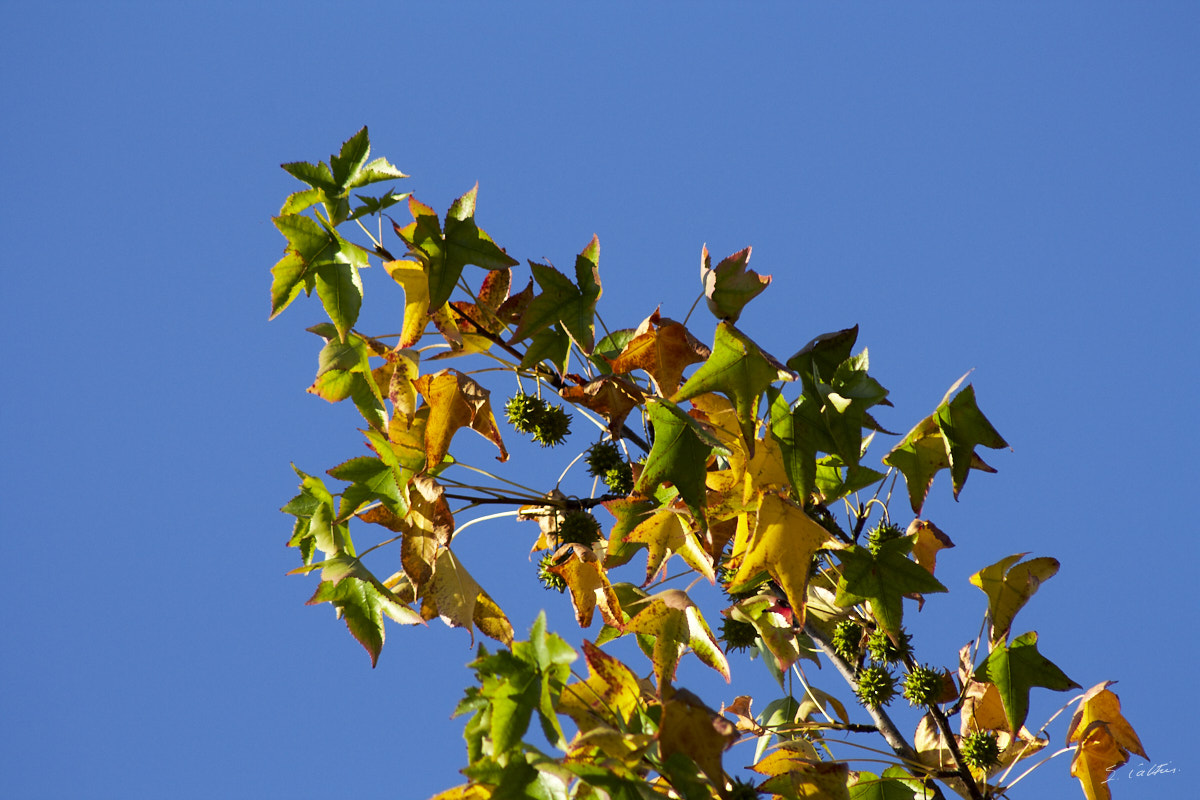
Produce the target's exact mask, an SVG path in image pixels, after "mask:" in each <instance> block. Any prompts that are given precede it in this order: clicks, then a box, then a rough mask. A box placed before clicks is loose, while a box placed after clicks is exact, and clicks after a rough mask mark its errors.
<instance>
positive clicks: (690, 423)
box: [633, 398, 729, 530]
mask: <svg viewBox="0 0 1200 800" xmlns="http://www.w3.org/2000/svg"><path fill="white" fill-rule="evenodd" d="M647 416H648V417H649V420H650V425H651V426H653V430H654V444H653V446H652V447H651V448H650V454H649V455H648V456H647V457H646V466H645V467H644V468H643V469H642V474H641V476H640V477H639V478H638V480H637V483H636V484H635V485H634V487H633V491H634V493H636V494H637V495H639V496H642V497H650V496H652V495H653V493H654V490H655V489H657V488H658V487H659V486H660V485H662V484H663V483H664V482H667V481H669V482H670V483H671V484H672V485H673V486H674V487H675V488H676V489H677V490H678V491H679V496H680V497H682V498H683V501H684V502H685V503H687V505H688V508H689V509H691V511H692V515H693V516H695V518H696V520H697V522H698V523H699V525H700V529H701V530H704V529H706V528H707V527H708V523H707V520H706V518H705V514H704V508H705V505H706V503H705V488H704V480H705V473H706V472H707V467H706V466H705V465H706V462H707V461H708V457H709V455H710V454H711V453H712V452H713V450H717V451H719V452H721V453H726V454H728V452H729V451H728V450H727V449H726V448H725V447H724V446H723V445H722V444H721V443H720V441H718V440H717V438H716V437H715V436H714V435H713V434H712V433H710V432H709V431H708V430H707V429H706V428H705V427H704V426H703V425H701V424H700V422H698V421H697V420H695V419H693V418H692V417H690V416H688V415H687V414H685V413H684V412H683V411H682V410H681V409H680V408H679V406H677V405H675V404H674V403H672V402H670V401H667V400H663V399H661V398H658V399H654V400H651V401H650V402H649V404H648V405H647Z"/></svg>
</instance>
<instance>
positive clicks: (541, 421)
mask: <svg viewBox="0 0 1200 800" xmlns="http://www.w3.org/2000/svg"><path fill="white" fill-rule="evenodd" d="M570 432H571V415H570V414H568V413H567V412H566V411H563V408H562V406H546V407H545V409H544V410H543V411H542V413H541V414H540V415H539V416H538V418H537V419H536V420H534V424H533V440H534V441H535V442H537V443H538V444H540V445H541V446H542V447H554V446H555V445H558V444H562V443H563V442H564V441H566V438H567V434H569V433H570Z"/></svg>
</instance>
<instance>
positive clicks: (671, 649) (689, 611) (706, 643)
mask: <svg viewBox="0 0 1200 800" xmlns="http://www.w3.org/2000/svg"><path fill="white" fill-rule="evenodd" d="M624 629H625V630H626V631H628V632H630V633H642V634H646V635H647V636H653V637H654V651H653V655H652V660H653V661H654V675H655V677H656V678H657V679H658V686H659V690H660V691H661V690H662V688H663V687H664V686H666V685H667V684H669V683H670V682H671V681H672V680H673V679H674V678H675V668H676V667H677V666H678V665H679V658H680V656H682V655H683V652H684V651H685V650H686V649H687V648H689V647H690V648H691V649H692V652H693V653H695V654H696V657H697V658H699V659H700V660H701V661H703V662H704V663H705V664H707V665H708V666H710V667H712V668H713V669H715V670H716V671H717V672H720V673H721V675H722V676H723V677H724V678H725V682H726V683H728V682H729V680H730V675H729V662H728V661H726V659H725V654H724V653H722V652H721V648H720V646H719V645H718V644H717V637H715V636H713V634H712V630H711V629H709V627H708V623H706V622H705V621H704V617H703V616H701V614H700V609H698V608H696V604H695V603H693V602H692V600H691V598H690V597H688V596H687V594H686V593H685V592H681V591H680V590H678V589H668V590H667V591H665V592H661V593H659V594H657V595H654V597H652V598H651V599H650V602H649V603H647V604H646V607H645V608H643V609H642V610H641V611H639V612H638V613H637V615H636V616H634V617H633V618H632V619H631V620H629V622H627V623H625V626H624Z"/></svg>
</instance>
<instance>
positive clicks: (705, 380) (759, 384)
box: [671, 322, 796, 453]
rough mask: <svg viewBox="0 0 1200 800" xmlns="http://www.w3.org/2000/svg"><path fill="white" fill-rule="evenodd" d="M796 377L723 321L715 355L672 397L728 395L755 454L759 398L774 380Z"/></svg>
mask: <svg viewBox="0 0 1200 800" xmlns="http://www.w3.org/2000/svg"><path fill="white" fill-rule="evenodd" d="M795 377H796V376H795V374H794V373H792V372H791V371H790V370H789V369H788V368H787V367H785V366H783V364H780V363H779V362H778V361H776V360H775V359H774V358H773V357H772V356H770V355H768V354H767V353H766V352H764V351H763V350H762V348H760V347H759V346H758V345H757V344H755V343H754V342H753V341H751V340H750V338H749V337H747V336H746V335H745V334H744V333H742V332H741V331H739V330H738V329H737V328H735V327H734V326H733V325H732V324H731V323H729V322H720V323H718V324H717V331H716V338H715V340H714V342H713V352H712V355H711V356H709V357H708V360H707V361H705V362H704V363H703V364H702V365H701V366H700V367H699V368H698V369H697V370H696V371H695V372H694V373H692V376H691V377H690V378H688V379H687V381H686V382H685V383H684V384H683V386H682V387H680V389H679V391H678V392H676V393H675V396H674V397H672V398H671V400H672V402H675V403H680V402H682V401H684V400H687V399H689V398H692V397H696V396H697V395H700V394H704V393H706V392H719V393H721V394H723V395H725V396H726V397H728V398H729V400H730V402H732V403H733V407H734V408H735V409H736V411H737V417H738V422H739V423H740V425H741V430H742V436H743V438H744V439H745V441H746V449H747V451H748V452H750V453H753V452H754V439H755V435H754V434H755V426H756V425H757V418H758V403H759V400H760V399H761V398H762V396H763V393H764V392H765V391H766V390H767V387H768V386H770V385H771V384H772V383H775V382H776V381H791V380H795Z"/></svg>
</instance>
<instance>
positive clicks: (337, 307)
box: [270, 214, 367, 341]
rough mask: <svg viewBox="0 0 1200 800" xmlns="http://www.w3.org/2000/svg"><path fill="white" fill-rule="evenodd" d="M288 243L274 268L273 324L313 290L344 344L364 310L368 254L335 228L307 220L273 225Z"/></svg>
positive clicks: (294, 217) (296, 217) (283, 219)
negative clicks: (363, 276)
mask: <svg viewBox="0 0 1200 800" xmlns="http://www.w3.org/2000/svg"><path fill="white" fill-rule="evenodd" d="M272 221H273V222H274V223H275V227H276V228H278V229H279V232H280V233H282V234H283V235H284V237H285V238H286V239H287V240H288V243H287V248H286V251H285V252H284V256H283V258H282V259H280V260H279V262H278V263H276V264H275V266H274V267H272V268H271V275H272V281H271V317H270V318H271V319H274V318H275V317H277V316H278V315H279V314H280V313H282V311H283V310H284V309H285V308H287V307H288V306H289V305H290V304H291V302H292V301H293V300H295V299H296V297H297V296H299V294H300V291H301V290H303V291H304V292H305V293H306V294H311V293H312V290H313V289H316V290H317V295H318V296H319V297H320V298H321V304H322V305H323V306H324V307H325V312H326V313H327V314H328V315H329V319H330V320H331V321H332V322H333V324H334V325H335V326H336V327H337V332H338V335H339V337H340V338H341V339H342V340H343V341H344V340H345V339H346V336H347V334H348V333H349V331H350V328H352V327H354V323H355V322H356V321H357V319H358V313H359V310H360V309H361V307H362V280H361V278H360V277H359V275H358V270H359V268H361V267H363V266H366V263H367V251H365V250H363V249H362V248H361V247H359V246H358V245H356V244H354V243H352V242H348V241H346V240H345V239H343V238H342V237H341V236H340V235H338V233H337V231H335V230H334V229H333V228H332V227H329V226H327V225H325V224H323V223H322V224H318V223H317V222H315V221H313V220H312V219H309V218H308V217H306V216H303V215H301V214H285V215H282V216H278V217H275V218H274V219H273V220H272Z"/></svg>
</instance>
